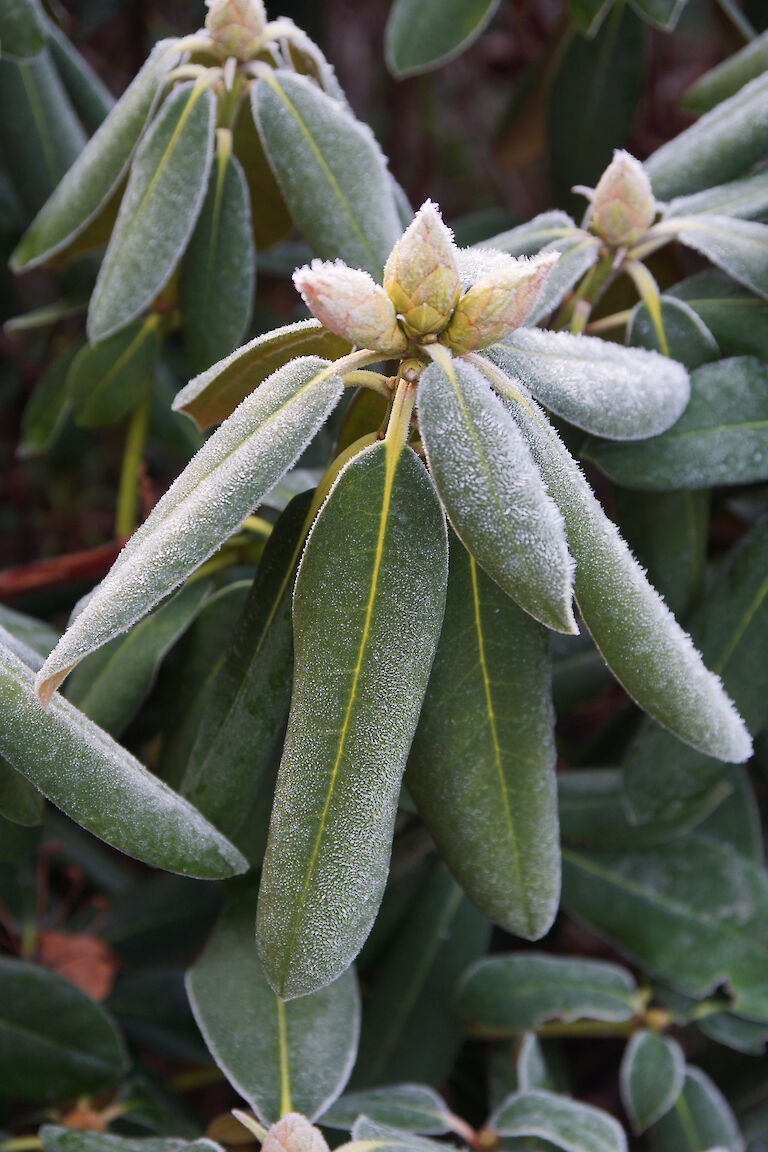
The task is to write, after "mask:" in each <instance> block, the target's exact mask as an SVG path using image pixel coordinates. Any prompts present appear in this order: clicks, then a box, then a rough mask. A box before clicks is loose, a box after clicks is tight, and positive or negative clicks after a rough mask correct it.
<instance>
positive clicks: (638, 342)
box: [627, 296, 720, 371]
mask: <svg viewBox="0 0 768 1152" xmlns="http://www.w3.org/2000/svg"><path fill="white" fill-rule="evenodd" d="M659 304H660V312H661V324H662V328H663V329H664V336H665V339H666V342H667V350H668V354H669V356H670V357H671V359H672V360H677V361H678V362H679V363H680V364H684V365H685V367H686V368H687V369H688V370H689V371H691V370H692V369H694V368H700V367H701V365H702V364H708V363H709V361H710V360H715V359H716V358H717V356H718V354H719V352H720V349H719V348H718V346H717V341H716V340H715V338H714V336H713V335H712V333H711V332H710V330H709V329H708V328H707V326H706V324H705V323H704V321H703V320H702V319H701V317H699V316H698V315H697V314H696V313H695V312H694V310H693V308H691V307H689V306H688V304H686V303H685V301H684V300H676V299H675V297H674V296H661V297H660V299H659ZM627 343H628V344H631V345H632V346H633V347H635V348H646V349H648V350H649V351H651V352H661V351H662V348H661V341H660V339H659V333H658V331H657V330H656V325H655V324H654V322H653V318H652V316H651V314H650V312H649V311H648V307H647V305H646V304H645V303H644V302H643V301H640V302H639V303H638V304H636V305H635V307H634V308H633V309H632V315H631V316H630V318H629V323H628V325H627Z"/></svg>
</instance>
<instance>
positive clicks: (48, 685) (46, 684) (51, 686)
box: [35, 662, 74, 708]
mask: <svg viewBox="0 0 768 1152" xmlns="http://www.w3.org/2000/svg"><path fill="white" fill-rule="evenodd" d="M47 666H48V665H47V662H46V663H45V664H44V665H43V667H42V668H41V669H40V671H39V672H38V674H37V676H36V677H35V695H36V696H37V698H38V700H39V701H40V703H41V704H42V706H43V708H47V707H48V705H49V704H50V702H51V698H52V696H53V694H54V692H55V691H56V689H57V688H58V687H59V685H60V684H61V682H62V681H63V680H64V679H66V677H67V676H68V675H69V673H70V672H71V671H72V669H73V668H74V664H68V665H67V667H66V668H64V670H63V671H61V672H54V674H53V675H52V676H51V675H50V674H46V668H47Z"/></svg>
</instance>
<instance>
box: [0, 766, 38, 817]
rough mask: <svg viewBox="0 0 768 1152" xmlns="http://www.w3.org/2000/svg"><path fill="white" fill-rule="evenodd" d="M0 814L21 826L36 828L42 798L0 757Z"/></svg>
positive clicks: (32, 786) (27, 781)
mask: <svg viewBox="0 0 768 1152" xmlns="http://www.w3.org/2000/svg"><path fill="white" fill-rule="evenodd" d="M0 816H2V818H3V819H4V820H8V821H10V823H11V824H18V825H19V826H20V827H22V828H36V827H37V826H38V825H39V824H40V823H41V821H42V819H43V798H42V796H41V795H40V793H39V792H38V791H37V789H36V788H35V787H34V785H32V784H30V782H29V780H27V779H26V778H25V777H24V776H22V775H21V773H19V772H17V771H16V769H15V768H12V767H11V765H10V764H8V763H6V761H5V760H2V759H0Z"/></svg>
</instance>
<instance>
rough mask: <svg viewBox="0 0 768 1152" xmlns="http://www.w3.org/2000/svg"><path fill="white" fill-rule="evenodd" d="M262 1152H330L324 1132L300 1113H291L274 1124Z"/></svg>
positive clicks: (265, 1139)
mask: <svg viewBox="0 0 768 1152" xmlns="http://www.w3.org/2000/svg"><path fill="white" fill-rule="evenodd" d="M261 1152H328V1145H327V1144H326V1142H325V1137H324V1136H323V1134H322V1132H321V1131H320V1130H319V1129H318V1128H315V1126H314V1125H313V1124H310V1122H309V1120H307V1119H306V1117H305V1116H301V1115H300V1114H299V1113H298V1112H289V1113H288V1115H287V1116H283V1118H282V1120H278V1122H277V1124H273V1125H272V1127H271V1128H270V1129H269V1131H268V1132H267V1135H266V1136H265V1138H264V1143H263V1144H262V1146H261Z"/></svg>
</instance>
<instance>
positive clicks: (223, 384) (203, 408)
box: [173, 320, 352, 432]
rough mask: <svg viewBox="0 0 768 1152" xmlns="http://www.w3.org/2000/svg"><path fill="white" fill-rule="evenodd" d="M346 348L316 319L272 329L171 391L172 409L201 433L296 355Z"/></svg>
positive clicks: (332, 354)
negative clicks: (192, 423) (186, 418)
mask: <svg viewBox="0 0 768 1152" xmlns="http://www.w3.org/2000/svg"><path fill="white" fill-rule="evenodd" d="M351 347H352V345H351V344H350V343H349V342H348V341H347V340H342V338H341V337H340V336H335V335H334V334H333V332H326V330H325V328H323V326H322V325H321V324H319V323H318V322H317V320H300V321H299V322H298V323H297V324H287V325H286V326H285V327H284V328H275V329H273V331H271V332H267V333H266V334H265V335H263V336H257V337H256V338H255V339H253V340H251V341H249V343H247V344H244V345H243V346H242V348H238V349H237V350H236V351H235V352H233V353H232V355H231V356H227V357H226V359H224V360H222V361H220V362H219V363H218V364H214V365H213V367H212V368H209V369H208V370H207V371H206V372H203V373H202V374H201V375H200V376H196V377H195V379H194V380H190V382H189V384H187V385H186V386H185V387H184V388H182V389H181V391H180V392H179V393H178V394H177V396H176V398H175V400H174V402H173V410H174V412H184V413H185V414H186V415H187V416H189V417H190V419H192V420H194V422H195V423H196V424H197V426H198V428H199V429H200V431H201V432H202V431H204V430H205V429H206V428H210V427H211V425H212V424H218V423H219V422H220V421H221V420H224V419H226V417H227V416H230V415H231V414H232V413H233V412H234V410H235V408H236V407H237V405H238V404H240V403H242V401H243V400H244V399H245V398H246V396H250V394H251V393H252V392H254V391H255V390H256V389H257V388H258V387H259V385H260V384H262V383H263V382H264V381H265V380H266V379H267V377H268V376H270V375H271V374H272V373H273V372H276V371H277V369H278V368H282V367H283V366H284V365H285V364H289V363H290V362H291V360H294V359H295V358H296V357H297V356H322V357H324V358H327V359H328V360H336V359H337V358H338V357H339V356H344V355H345V354H346V353H347V352H349V351H350V350H351Z"/></svg>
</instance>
